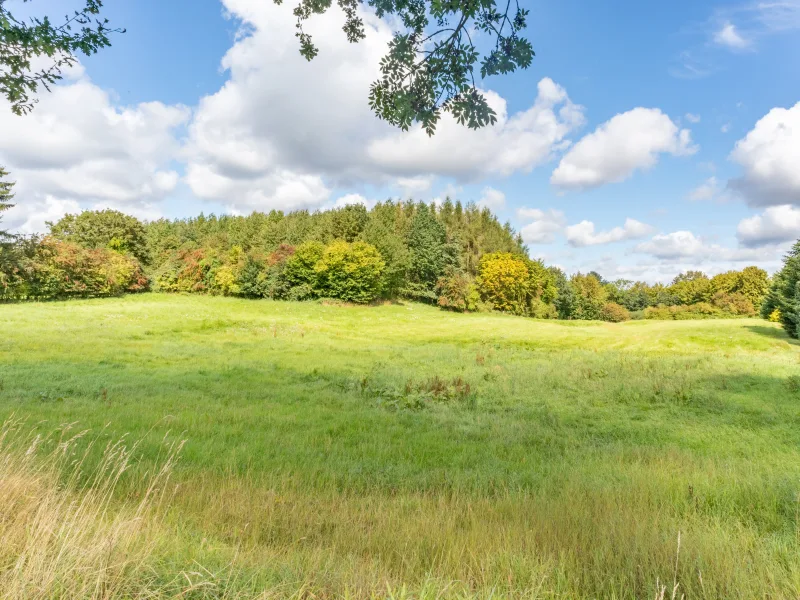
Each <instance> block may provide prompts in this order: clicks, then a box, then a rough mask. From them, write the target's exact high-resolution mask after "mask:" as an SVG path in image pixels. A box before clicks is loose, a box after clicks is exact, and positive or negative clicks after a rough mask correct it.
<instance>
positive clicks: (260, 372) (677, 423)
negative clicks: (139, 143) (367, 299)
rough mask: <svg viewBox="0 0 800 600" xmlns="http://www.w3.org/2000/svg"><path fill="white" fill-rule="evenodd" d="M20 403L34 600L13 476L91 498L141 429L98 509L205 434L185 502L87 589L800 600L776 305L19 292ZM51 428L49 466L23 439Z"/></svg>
mask: <svg viewBox="0 0 800 600" xmlns="http://www.w3.org/2000/svg"><path fill="white" fill-rule="evenodd" d="M10 418H11V419H15V420H19V419H23V420H24V423H23V424H17V425H13V424H12V425H8V426H7V427H6V429H10V430H14V431H11V433H9V434H8V436H9V440H10V441H7V442H5V445H4V444H3V443H0V449H3V451H4V452H6V453H7V454H9V455H12V454H13V455H14V456H16V458H15V459H13V460H10V459H8V458H7V457H6V458H5V459H3V460H4V462H3V460H0V488H5V490H6V492H3V491H2V489H0V540H4V541H0V588H3V589H4V590H8V589H10V587H9V586H10V585H11V584H12V583H13V582H14V581H16V583H15V585H17V586H18V589H20V590H23V591H22V592H19V595H18V596H14V595H13V594H12V593H11V592H7V591H5V592H0V597H2V598H6V597H8V598H11V597H19V598H30V597H37V596H36V595H35V594H33V593H31V591H30V590H31V589H33V588H31V587H27V588H26V587H25V586H30V585H36V584H35V582H34V583H31V582H28V581H22V582H20V578H22V577H24V576H25V575H24V574H21V573H22V571H20V570H19V569H17V570H16V571H14V570H13V569H12V568H11V565H12V564H13V562H14V560H13V559H14V558H15V556H16V552H17V551H16V550H15V549H14V548H16V547H17V546H14V547H12V545H11V544H12V542H10V541H8V540H12V539H17V538H18V539H19V540H22V541H20V542H19V544H22V545H24V543H25V541H24V540H25V539H27V538H26V537H25V536H27V535H28V533H26V532H28V531H29V530H30V525H29V523H27V522H26V521H25V519H27V518H28V516H25V515H28V514H29V513H30V514H31V515H33V514H34V513H35V511H34V510H33V509H30V510H27V509H26V508H25V507H26V503H31V502H34V500H32V499H31V498H32V495H33V494H31V493H28V492H25V493H22V492H20V493H19V494H18V495H17V496H14V498H15V499H14V500H13V502H12V500H10V499H9V498H10V496H8V494H9V492H8V490H9V489H11V488H12V487H13V486H10V485H9V483H10V482H11V481H12V475H11V474H10V473H12V470H11V467H10V466H9V465H12V463H13V465H17V466H19V468H18V469H17V467H16V466H15V467H14V468H15V469H17V471H15V473H16V475H13V477H14V478H15V479H13V481H17V482H18V483H19V481H23V482H24V481H25V477H28V476H30V477H34V475H36V474H37V473H38V474H40V475H41V473H45V475H46V476H45V477H44V478H43V479H41V481H40V480H37V481H38V483H37V485H40V484H41V482H42V481H44V482H45V483H47V482H50V483H49V484H47V485H51V486H57V479H54V478H53V475H55V474H57V473H60V474H61V475H62V477H61V479H60V481H61V482H62V484H63V485H61V487H57V491H56V492H52V491H51V493H58V494H67V495H68V497H73V496H69V495H71V494H72V495H74V497H75V498H79V497H80V495H81V494H86V493H87V490H93V489H95V490H96V484H95V483H92V481H91V480H90V475H88V473H91V472H92V470H93V469H94V468H96V465H99V464H101V461H102V457H103V456H104V455H105V456H106V457H107V456H108V452H105V453H104V452H103V448H104V447H105V444H106V443H107V442H109V441H111V442H112V443H113V441H115V440H119V439H121V438H124V439H125V440H126V444H129V445H133V444H134V443H136V442H138V445H137V446H136V447H135V449H134V450H133V451H132V458H131V461H132V462H131V464H130V466H129V468H128V470H127V471H126V473H125V474H124V475H122V476H121V478H120V480H119V482H118V483H117V484H115V485H114V486H113V491H112V490H111V489H110V488H109V490H110V496H109V498H108V499H107V500H102V499H101V500H100V505H101V506H102V507H103V508H102V509H101V510H98V513H97V514H98V515H99V516H98V518H97V519H94V520H93V521H98V522H102V523H105V522H106V521H109V522H113V521H114V515H115V514H117V513H119V514H123V513H125V511H130V510H132V508H131V507H134V508H135V506H137V503H139V502H141V501H142V500H143V499H144V500H147V499H148V498H149V496H148V495H147V494H145V486H146V485H147V482H148V481H151V480H152V478H153V473H155V472H157V470H158V469H159V468H160V466H161V465H162V464H163V463H164V461H165V460H167V458H166V457H167V456H168V453H169V451H168V447H169V445H170V444H174V443H179V442H180V441H182V440H185V445H184V446H183V448H182V450H181V451H180V453H179V455H178V456H177V458H176V462H175V465H174V467H172V469H171V471H172V473H171V478H170V480H169V481H170V484H169V485H170V487H169V493H168V494H167V496H168V497H166V498H165V499H164V500H163V507H161V504H162V501H161V500H159V508H157V509H154V510H152V511H144V512H143V513H142V514H141V515H139V516H137V517H136V519H137V520H135V523H136V526H135V528H133V529H132V530H126V531H127V533H126V534H125V536H122V537H124V539H125V540H127V542H126V544H127V545H126V546H124V547H122V548H117V549H115V550H114V552H115V553H116V554H120V555H121V556H122V558H121V559H120V560H127V559H126V558H125V553H126V552H131V553H136V552H140V553H141V554H139V555H137V556H141V560H139V562H138V563H136V564H138V565H139V566H138V567H137V568H136V569H127V570H126V569H122V570H121V571H119V573H118V575H117V578H118V579H119V580H122V579H124V582H123V584H120V585H121V586H122V587H119V588H106V587H104V588H102V590H100V591H99V592H98V590H99V589H100V588H98V587H95V588H91V589H90V587H87V588H86V589H88V590H89V591H81V592H80V593H81V594H83V595H84V596H86V597H97V598H106V597H108V598H111V597H114V594H117V593H118V597H133V596H134V595H135V594H140V595H141V596H142V597H144V596H145V595H146V594H145V592H144V591H142V590H145V588H146V589H147V590H150V591H149V592H147V594H150V595H147V597H155V596H157V595H162V596H168V595H173V596H176V597H177V595H178V594H180V593H183V596H182V597H184V598H195V597H197V598H200V597H202V598H216V597H228V598H251V597H264V598H305V597H307V598H373V597H374V598H490V597H491V598H523V597H525V598H631V599H632V598H657V597H658V596H659V594H662V593H663V597H666V598H669V597H671V596H672V595H673V589H675V586H677V591H676V592H675V597H680V596H681V595H685V597H686V598H797V597H798V596H800V345H798V344H797V343H794V342H792V341H790V340H789V338H788V337H786V336H785V334H784V333H783V332H782V331H781V330H780V329H779V328H778V327H777V326H775V325H773V324H770V323H767V322H764V321H759V320H747V319H737V320H715V321H711V320H710V321H682V322H651V321H634V322H628V323H624V324H619V325H611V324H603V323H585V322H584V323H578V322H548V321H537V320H532V319H522V318H516V317H509V316H502V315H496V314H491V315H487V314H477V315H475V314H473V315H458V314H452V313H445V312H442V311H439V310H437V309H435V308H432V307H427V306H422V305H417V304H406V305H402V304H396V305H387V306H380V307H371V308H363V307H362V308H356V307H349V306H338V305H324V304H320V303H289V302H284V303H278V302H271V301H246V300H237V299H227V298H211V297H198V296H192V297H188V296H166V295H141V296H129V297H126V298H122V299H113V300H96V301H80V302H78V301H76V302H68V303H43V304H27V305H26V304H19V305H4V306H0V422H1V421H3V420H6V419H10ZM66 424H72V425H71V430H72V431H76V432H77V431H82V430H88V431H89V433H87V434H86V435H84V436H82V437H80V438H78V439H76V440H74V441H73V442H71V445H70V448H71V450H70V451H71V452H76V453H77V454H76V455H78V456H79V455H81V453H82V452H86V453H87V455H86V459H85V462H84V466H83V467H82V469H83V470H82V471H81V472H80V473H79V472H78V471H77V470H76V468H75V467H74V465H73V464H72V463H71V462H70V461H69V460H61V461H60V462H59V461H54V459H53V458H52V456H53V453H54V452H57V448H55V446H54V443H55V442H54V440H55V439H58V437H59V436H64V435H69V434H64V433H63V430H64V429H65V428H66ZM31 431H32V432H34V433H39V434H41V435H42V436H44V437H45V440H44V442H42V443H41V444H40V446H39V450H38V451H37V452H36V453H35V454H36V456H37V457H38V458H37V459H36V460H39V459H40V458H41V460H42V461H44V462H47V461H50V462H49V463H48V464H50V467H48V468H49V469H50V470H49V471H48V470H47V469H44V468H43V469H44V470H39V471H37V467H36V466H35V465H36V464H43V463H37V462H36V461H26V460H23V459H22V458H20V456H22V455H21V454H19V453H18V452H17V454H14V452H16V451H15V450H14V447H16V446H17V445H19V444H20V443H23V442H24V441H25V440H23V439H22V438H24V437H25V436H28V433H26V432H31ZM15 436H16V437H15ZM11 438H14V439H11ZM15 439H16V440H17V441H14V440H15ZM26 439H27V438H26ZM0 442H2V436H0ZM48 456H50V457H51V458H49V459H48V458H47V457H48ZM15 461H16V462H15ZM3 464H5V467H3V466H2V465H3ZM4 469H5V470H4ZM70 469H71V470H72V471H71V472H72V473H73V475H72V476H67V475H65V472H66V471H70ZM82 473H83V474H82ZM37 476H38V475H37ZM48 477H49V478H48ZM19 485H20V486H22V484H19ZM42 485H44V484H42ZM93 486H94V487H93ZM23 487H24V486H22V487H20V489H23ZM25 489H27V488H25ZM37 489H38V488H37ZM54 489H56V488H54ZM4 493H6V495H7V497H5V500H4V496H3V494H4ZM97 495H98V496H102V494H101V493H98V494H97ZM103 502H107V505H106V504H103ZM58 506H59V507H61V508H59V509H58V510H62V509H63V510H64V511H67V512H69V511H70V510H73V509H72V508H70V507H72V506H73V504H70V502H69V501H66V500H62V501H61V503H60V504H58ZM26 510H27V512H26ZM36 510H39V509H38V508H37V509H36ZM54 511H55V509H54ZM15 515H16V518H11V517H13V516H15ZM20 515H23V516H20ZM23 517H24V518H23ZM30 518H33V517H30ZM63 518H64V517H63V515H61V513H58V512H57V511H55V512H53V516H52V519H53V520H54V521H59V520H62V519H63ZM74 522H75V523H78V524H80V521H79V520H76V521H74ZM132 522H134V521H132ZM15 523H16V525H15ZM77 526H78V525H76V527H77ZM11 527H17V529H16V534H15V535H17V538H14V536H12V535H11V533H10V532H11V529H10V528H11ZM129 529H130V528H129ZM101 534H102V532H101ZM101 534H98V535H101ZM84 537H85V536H84ZM119 537H120V536H117V537H114V536H111V535H108V534H105V537H103V538H102V539H105V540H108V539H111V540H116V541H117V542H118V538H119ZM137 538H142V540H144V541H141V540H138V539H137ZM81 539H82V538H81ZM109 543H111V542H109ZM115 543H116V542H115ZM92 544H93V542H92V540H91V539H89V538H86V539H83V541H81V540H80V539H79V540H78V541H77V542H75V543H74V544H72V546H70V545H69V544H65V546H64V547H65V548H71V549H70V550H69V551H70V552H75V551H76V549H82V551H81V552H85V550H86V547H87V546H91V545H92ZM145 546H146V551H145V550H142V548H144V547H145ZM109 554H110V552H109ZM116 554H115V555H116ZM92 556H93V555H92ZM62 558H63V557H62ZM74 560H76V561H78V560H79V558H74ZM92 560H94V559H92ZM98 560H99V559H98ZM136 560H138V559H130V561H129V563H126V564H133V563H134V562H135V561H136ZM42 564H43V565H44V562H43V563H42ZM48 564H49V563H48ZM70 564H71V563H70ZM53 568H54V569H55V567H53ZM91 568H97V567H96V565H95V567H91V566H87V567H86V569H89V570H91ZM41 569H43V570H47V565H44V566H41ZM31 572H33V571H31ZM73 575H74V572H73ZM58 576H59V575H58V574H56V575H54V577H56V578H57V577H58ZM70 576H72V575H70ZM70 576H68V577H70ZM27 577H29V578H32V577H33V576H31V575H30V574H29V575H27ZM37 577H38V576H37ZM15 578H16V579H15ZM58 585H62V586H63V585H66V584H64V583H63V582H61V583H59V584H58ZM104 585H105V584H104ZM52 589H59V588H58V586H56V587H54V588H52ZM60 589H62V592H63V588H60ZM92 589H93V590H94V592H92V591H91V590H92ZM25 590H27V591H25ZM48 590H50V591H47V592H46V593H45V592H42V593H40V596H41V597H47V598H50V597H60V596H59V595H58V594H57V593H55V592H52V590H51V589H50V588H48ZM119 590H127V591H124V593H123V591H119ZM112 592H113V593H112ZM4 594H5V595H4ZM75 594H76V592H75V593H73V594H71V595H72V596H73V597H74V596H75ZM92 594H95V595H92ZM62 595H63V594H62Z"/></svg>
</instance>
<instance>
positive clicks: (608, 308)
mask: <svg viewBox="0 0 800 600" xmlns="http://www.w3.org/2000/svg"><path fill="white" fill-rule="evenodd" d="M600 318H601V319H602V320H603V321H608V322H609V323H622V322H623V321H630V320H631V313H630V312H629V311H628V309H627V308H625V307H624V306H621V305H619V304H617V303H616V302H608V303H606V305H605V306H604V307H603V310H602V311H601V313H600Z"/></svg>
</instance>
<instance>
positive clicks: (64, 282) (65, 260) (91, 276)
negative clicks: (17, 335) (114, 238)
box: [0, 237, 148, 300]
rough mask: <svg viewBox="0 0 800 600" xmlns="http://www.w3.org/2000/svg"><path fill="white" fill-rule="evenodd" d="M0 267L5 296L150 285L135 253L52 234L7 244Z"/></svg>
mask: <svg viewBox="0 0 800 600" xmlns="http://www.w3.org/2000/svg"><path fill="white" fill-rule="evenodd" d="M0 267H2V274H0V286H2V287H0V293H2V296H3V298H4V299H6V300H27V299H38V300H49V299H56V298H70V297H80V298H93V297H104V296H119V295H121V294H124V293H126V292H141V291H144V290H146V289H147V288H148V280H147V277H145V275H144V272H143V271H142V267H141V264H140V263H139V261H138V260H136V258H134V257H133V256H130V255H127V254H120V253H119V252H115V251H113V250H110V249H108V248H97V249H87V248H84V247H82V246H79V245H77V244H73V243H71V242H64V241H61V240H58V239H55V238H53V237H45V238H43V239H41V240H38V239H35V238H34V239H32V240H26V241H20V242H18V243H17V244H15V245H13V246H7V247H5V248H4V249H3V251H2V256H0Z"/></svg>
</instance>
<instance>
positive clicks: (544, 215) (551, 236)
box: [517, 208, 567, 244]
mask: <svg viewBox="0 0 800 600" xmlns="http://www.w3.org/2000/svg"><path fill="white" fill-rule="evenodd" d="M517 215H518V216H519V218H520V219H532V222H531V223H528V224H527V225H525V226H524V227H523V228H522V229H521V230H520V234H521V235H522V240H523V241H524V242H525V243H526V244H550V243H552V242H553V241H555V237H556V234H557V233H561V232H562V231H564V227H565V226H566V224H567V219H566V217H565V216H564V213H563V212H561V211H560V210H554V209H549V210H540V209H538V208H521V209H519V210H518V211H517Z"/></svg>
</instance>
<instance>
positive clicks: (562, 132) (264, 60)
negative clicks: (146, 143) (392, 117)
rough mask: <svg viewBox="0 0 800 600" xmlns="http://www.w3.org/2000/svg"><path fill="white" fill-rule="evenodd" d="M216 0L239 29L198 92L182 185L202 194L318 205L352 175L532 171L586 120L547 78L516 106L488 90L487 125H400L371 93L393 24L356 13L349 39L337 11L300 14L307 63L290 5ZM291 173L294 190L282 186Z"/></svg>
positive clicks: (411, 186) (415, 178)
mask: <svg viewBox="0 0 800 600" xmlns="http://www.w3.org/2000/svg"><path fill="white" fill-rule="evenodd" d="M223 4H224V6H225V8H226V9H227V11H228V12H229V13H230V14H231V15H232V16H233V17H235V18H238V19H241V21H242V29H241V31H240V35H239V36H238V37H237V39H236V42H235V43H234V45H233V47H232V48H231V49H230V50H229V51H228V53H227V54H226V55H225V57H224V59H223V61H222V65H223V68H224V69H225V70H226V71H227V72H228V73H229V80H228V81H227V82H226V84H225V85H224V86H223V87H222V88H221V89H220V90H219V91H218V92H216V93H215V94H213V95H210V96H207V97H205V98H203V99H202V100H201V102H200V106H199V108H198V109H197V111H196V116H195V119H194V120H193V122H192V125H191V127H190V143H189V144H188V148H187V152H186V157H187V161H188V171H187V183H188V184H189V186H190V187H191V189H192V190H193V191H194V192H195V194H196V195H198V196H199V197H201V198H205V199H209V200H217V201H221V202H223V203H225V202H227V203H230V204H235V205H236V206H239V207H243V208H246V209H251V210H252V209H266V208H278V207H279V208H299V207H306V208H315V207H319V206H322V205H324V204H325V203H326V202H328V198H329V194H330V189H332V188H336V187H348V186H350V185H352V184H353V183H354V182H358V183H370V184H375V185H390V186H394V187H396V188H399V189H400V190H401V191H402V193H403V195H404V196H406V197H413V196H414V195H419V194H421V193H423V192H426V191H427V190H429V189H430V188H431V187H432V185H433V183H434V181H435V179H436V178H437V177H440V176H449V177H451V178H453V179H455V180H456V181H468V180H477V179H480V178H481V177H483V176H485V175H487V174H492V175H500V176H506V175H510V174H512V173H514V172H517V171H528V170H530V169H532V168H534V167H535V166H537V165H539V164H542V163H543V162H544V161H547V160H549V159H550V158H551V157H552V156H553V155H554V154H555V153H557V152H559V151H561V150H562V149H563V148H565V147H566V146H567V145H568V144H569V142H568V141H567V136H568V135H569V134H570V133H571V132H572V131H574V130H575V129H576V128H577V127H580V126H581V125H582V124H583V122H584V117H583V109H582V108H581V107H579V106H576V105H574V104H573V103H572V102H571V101H570V100H569V97H568V96H567V93H566V91H565V90H564V89H563V88H561V87H560V86H558V85H556V84H555V83H554V82H553V81H552V80H550V79H546V78H545V79H543V80H542V81H541V82H540V83H539V85H538V95H537V97H536V98H531V101H532V102H533V105H532V106H530V108H528V109H527V110H523V111H521V112H518V113H514V114H509V112H508V109H507V105H506V101H505V100H504V99H503V98H502V97H500V96H499V95H498V94H496V93H495V92H492V91H491V90H487V91H486V97H487V99H488V101H489V103H490V104H491V106H492V107H493V108H494V109H495V111H496V112H497V117H498V122H497V123H496V124H495V125H494V126H493V127H486V128H483V129H481V130H478V131H473V130H469V129H467V128H465V127H463V126H462V125H459V124H457V123H456V121H455V120H454V119H453V118H452V117H451V116H450V115H449V114H446V115H444V116H443V117H442V120H441V122H440V123H439V125H438V127H437V133H436V135H435V136H434V137H433V138H429V137H428V136H427V135H426V134H425V133H424V132H423V131H422V129H420V128H414V129H412V130H411V131H408V132H401V131H398V130H397V129H395V128H393V127H391V126H389V125H388V124H386V123H385V122H382V121H380V120H379V119H377V118H376V117H375V115H374V114H373V113H372V111H371V110H370V109H369V106H368V104H367V102H366V98H367V97H368V94H369V86H370V84H371V83H372V82H373V81H374V80H375V79H377V78H378V77H379V62H380V59H381V58H382V57H383V55H384V54H385V53H386V51H387V44H388V42H389V40H390V39H391V37H392V28H391V27H390V25H389V24H387V23H386V22H384V21H382V20H380V19H378V18H377V17H375V16H374V14H372V13H370V12H368V11H366V10H363V11H361V12H360V13H359V14H360V16H361V18H362V19H364V23H365V27H366V29H367V37H366V39H365V40H362V41H361V42H360V43H358V44H351V43H349V42H348V41H347V39H346V36H345V35H344V34H343V33H342V30H341V27H342V24H343V20H344V17H343V15H342V12H341V10H340V9H338V8H337V7H332V8H331V10H329V11H327V12H326V13H325V14H323V15H315V16H314V18H313V19H311V20H310V21H309V22H308V23H307V26H306V29H307V30H308V33H310V34H311V35H312V36H313V37H314V40H315V43H316V44H317V45H318V47H319V49H320V52H319V55H318V56H317V57H316V58H315V59H314V60H313V61H311V62H308V61H306V60H305V59H304V58H303V57H302V56H300V54H299V49H298V43H297V39H296V38H295V36H294V22H295V20H296V18H295V17H294V16H293V15H292V11H291V10H287V9H286V7H285V6H275V5H274V3H271V2H263V1H261V0H223ZM291 180H294V181H295V182H296V183H295V185H296V187H297V196H296V197H294V198H290V197H287V196H286V194H283V193H281V192H280V186H281V185H285V184H287V183H288V182H289V181H291ZM287 202H288V204H287Z"/></svg>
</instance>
